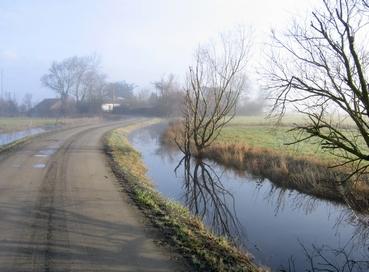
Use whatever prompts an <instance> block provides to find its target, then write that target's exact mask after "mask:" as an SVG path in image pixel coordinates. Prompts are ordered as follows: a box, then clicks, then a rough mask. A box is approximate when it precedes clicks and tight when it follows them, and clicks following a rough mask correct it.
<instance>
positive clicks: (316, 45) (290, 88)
mask: <svg viewBox="0 0 369 272" xmlns="http://www.w3.org/2000/svg"><path fill="white" fill-rule="evenodd" d="M365 4H366V3H365V1H362V0H323V1H322V7H321V8H320V9H316V10H315V11H313V12H312V14H311V22H310V24H309V25H308V26H307V25H305V24H298V23H295V24H294V25H293V26H292V27H291V28H290V29H289V31H288V32H287V34H285V35H284V36H281V35H277V34H276V33H275V32H273V41H274V47H273V51H272V54H271V55H270V57H271V61H272V62H271V63H272V65H271V67H270V68H269V69H268V71H267V73H266V80H267V86H266V87H267V88H269V89H270V90H271V98H273V100H274V107H273V111H272V112H273V113H276V114H277V115H278V116H279V117H282V116H283V114H284V113H285V112H286V110H288V109H292V108H295V109H296V110H297V111H298V112H300V113H302V114H304V115H305V116H306V117H307V122H306V123H305V124H303V125H297V126H296V128H295V129H296V130H297V131H298V132H300V133H299V135H300V136H301V137H299V138H298V139H297V140H296V142H300V141H304V140H308V139H311V138H312V139H318V140H319V141H320V144H321V146H322V148H323V149H326V150H329V151H330V152H332V153H333V154H335V155H337V156H338V157H340V158H342V160H340V162H339V163H337V165H335V166H344V165H351V166H354V168H353V169H352V173H351V174H350V175H349V176H348V177H347V178H350V177H352V176H353V175H356V174H361V173H364V172H365V170H366V169H367V167H368V162H369V95H368V91H369V90H368V83H367V76H368V70H367V69H368V65H369V61H368V60H369V58H368V56H369V55H368V51H367V48H366V42H365V36H366V35H367V33H368V32H367V30H368V28H367V27H368V23H369V20H368V18H369V17H368V14H367V13H366V11H368V7H367V6H366V5H365ZM344 121H346V125H345V124H344ZM350 124H351V125H350Z"/></svg>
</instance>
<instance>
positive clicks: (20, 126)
mask: <svg viewBox="0 0 369 272" xmlns="http://www.w3.org/2000/svg"><path fill="white" fill-rule="evenodd" d="M98 120H100V118H99V117H89V118H88V117H85V118H59V119H55V118H29V117H1V118H0V133H7V132H15V131H20V130H25V129H28V128H34V127H44V126H54V125H78V124H89V123H94V122H97V121H98Z"/></svg>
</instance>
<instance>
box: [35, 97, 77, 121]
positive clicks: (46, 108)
mask: <svg viewBox="0 0 369 272" xmlns="http://www.w3.org/2000/svg"><path fill="white" fill-rule="evenodd" d="M61 109H62V102H61V100H60V99H59V98H46V99H44V100H42V101H41V102H40V103H38V104H37V105H36V106H34V107H33V108H32V109H31V110H30V111H29V115H31V116H33V117H58V116H60V115H61ZM74 112H75V101H74V100H73V99H72V98H69V99H68V101H67V106H66V113H67V114H68V115H70V114H73V113H74Z"/></svg>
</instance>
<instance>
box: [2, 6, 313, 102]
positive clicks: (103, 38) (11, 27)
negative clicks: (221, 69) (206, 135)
mask: <svg viewBox="0 0 369 272" xmlns="http://www.w3.org/2000/svg"><path fill="white" fill-rule="evenodd" d="M309 2H310V1H306V2H305V3H304V5H302V4H301V3H299V5H297V4H296V3H295V2H294V1H292V0H284V1H279V2H278V3H275V2H273V1H271V0H269V1H261V2H257V3H255V2H253V1H242V0H233V1H208V0H206V1H199V2H198V1H195V0H192V1H186V2H182V1H168V0H163V1H155V2H154V1H135V2H131V1H119V0H110V1H97V0H96V1H84V0H80V1H58V2H49V1H32V2H31V1H2V3H1V4H0V34H1V36H2V37H3V39H2V43H1V44H0V69H1V70H2V71H3V85H4V92H9V93H11V94H12V95H13V94H14V95H15V96H16V99H17V100H18V101H20V100H21V99H22V97H23V96H24V95H25V94H26V93H31V94H32V95H33V100H34V102H37V101H40V100H42V99H43V98H51V97H56V94H55V92H53V91H52V90H50V89H47V88H45V87H42V85H41V82H40V78H41V76H42V75H43V74H45V73H47V72H48V69H49V67H50V65H51V63H52V62H53V61H61V60H63V59H65V58H68V57H72V56H87V55H91V54H95V55H97V56H98V57H99V58H100V59H101V67H100V68H101V69H100V70H101V72H102V73H104V74H106V75H107V80H109V81H126V82H128V83H133V84H135V85H136V86H137V88H136V90H140V89H153V86H152V83H153V82H154V81H156V80H159V79H160V78H161V77H162V76H165V75H168V74H174V75H175V76H176V77H177V78H178V79H179V80H180V81H181V80H183V78H184V76H185V73H186V71H187V69H188V66H189V65H191V62H192V60H193V54H194V51H195V49H196V48H197V47H198V46H199V44H201V43H204V42H207V41H209V40H211V39H212V38H214V37H216V36H217V35H219V34H220V33H221V32H223V31H227V30H229V29H231V28H234V27H235V26H238V25H241V26H245V27H247V28H248V27H251V28H252V30H253V32H254V34H253V35H254V37H255V41H254V45H253V46H254V49H253V56H252V57H251V62H253V61H254V62H257V61H259V60H260V58H261V57H262V52H261V51H262V49H263V45H264V43H266V42H267V41H268V36H269V33H270V29H271V28H272V27H273V28H279V27H282V26H283V25H284V24H286V23H288V22H290V21H291V19H292V18H293V17H295V16H297V15H298V14H299V12H301V11H303V12H304V13H305V14H306V12H305V10H306V6H308V3H309ZM251 69H253V67H251ZM249 74H251V75H252V74H253V71H250V72H249Z"/></svg>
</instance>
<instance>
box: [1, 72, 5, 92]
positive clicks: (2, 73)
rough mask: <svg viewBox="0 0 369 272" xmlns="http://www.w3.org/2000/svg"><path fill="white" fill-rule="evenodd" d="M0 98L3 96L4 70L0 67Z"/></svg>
mask: <svg viewBox="0 0 369 272" xmlns="http://www.w3.org/2000/svg"><path fill="white" fill-rule="evenodd" d="M1 98H2V99H3V98H4V71H3V69H1Z"/></svg>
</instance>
